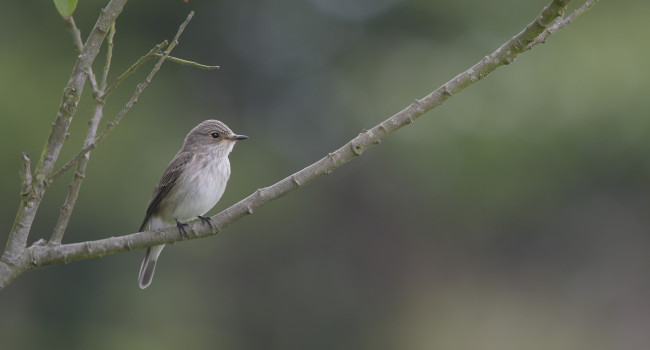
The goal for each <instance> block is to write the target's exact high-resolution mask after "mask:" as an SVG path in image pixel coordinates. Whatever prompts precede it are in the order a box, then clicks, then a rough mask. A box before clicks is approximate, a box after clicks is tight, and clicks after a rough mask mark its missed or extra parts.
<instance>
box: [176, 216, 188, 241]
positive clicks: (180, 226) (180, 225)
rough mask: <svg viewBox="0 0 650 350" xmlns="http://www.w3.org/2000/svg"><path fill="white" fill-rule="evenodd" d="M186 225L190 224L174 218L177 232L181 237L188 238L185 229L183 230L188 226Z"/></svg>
mask: <svg viewBox="0 0 650 350" xmlns="http://www.w3.org/2000/svg"><path fill="white" fill-rule="evenodd" d="M188 226H190V225H188V224H183V223H181V222H180V221H178V220H176V227H177V228H178V233H179V234H180V235H181V237H185V238H190V237H189V236H188V235H187V231H185V227H188Z"/></svg>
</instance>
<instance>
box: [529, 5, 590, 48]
mask: <svg viewBox="0 0 650 350" xmlns="http://www.w3.org/2000/svg"><path fill="white" fill-rule="evenodd" d="M596 2H598V0H588V1H587V2H585V3H584V4H583V5H582V6H580V7H579V8H577V9H576V10H574V11H573V12H571V13H570V14H568V15H567V16H566V17H564V18H562V17H558V18H556V19H555V21H553V24H552V25H550V26H549V27H548V28H546V29H545V30H544V31H543V32H542V33H541V34H539V35H538V36H537V38H535V40H534V41H533V42H531V43H530V44H528V45H527V46H526V50H530V49H531V48H533V46H535V45H537V44H541V43H544V42H545V41H546V38H548V37H549V36H550V35H551V34H553V33H555V32H557V31H558V30H560V29H562V28H564V27H566V26H568V25H569V24H571V22H572V21H573V20H574V19H575V18H576V17H578V16H580V15H581V14H583V13H584V12H585V11H587V10H589V9H590V8H591V7H592V6H594V5H595V4H596Z"/></svg>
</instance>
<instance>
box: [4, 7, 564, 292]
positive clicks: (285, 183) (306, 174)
mask: <svg viewBox="0 0 650 350" xmlns="http://www.w3.org/2000/svg"><path fill="white" fill-rule="evenodd" d="M569 1H570V0H554V1H553V2H552V3H551V4H549V5H548V6H546V7H545V8H544V9H543V10H542V12H541V13H540V14H539V15H538V16H537V18H536V19H535V20H534V21H533V22H531V23H530V24H529V25H528V26H527V27H526V28H525V29H524V30H523V31H522V32H521V33H519V34H517V35H515V36H514V37H512V38H511V39H510V40H508V41H507V42H506V43H504V44H503V45H501V46H500V47H499V48H498V49H497V50H496V51H494V52H493V53H492V54H490V55H488V56H486V57H484V58H483V59H482V60H481V61H479V62H478V63H476V64H475V65H474V66H472V67H470V68H469V69H467V70H466V71H465V72H462V73H460V74H458V75H457V76H456V77H454V78H453V79H452V80H450V81H448V82H447V83H445V84H444V85H442V86H440V87H439V88H437V89H436V90H434V91H433V92H431V93H430V94H429V95H427V96H425V97H423V98H422V99H416V100H415V101H414V102H413V103H411V104H410V105H409V106H408V107H406V108H404V109H403V110H402V111H400V112H398V113H397V114H395V115H393V116H392V117H390V118H388V119H387V120H385V121H383V122H382V123H380V124H378V125H376V126H375V127H373V128H372V129H370V130H364V131H363V132H361V133H360V134H359V135H358V136H357V137H355V138H354V139H352V140H351V141H349V142H348V143H346V144H345V145H343V146H342V147H340V148H339V149H337V150H335V151H334V152H331V153H329V154H328V155H326V156H325V157H323V158H322V159H320V160H319V161H317V162H316V163H314V164H312V165H309V166H308V167H306V168H304V169H302V170H300V171H298V172H296V173H294V174H292V175H290V176H288V177H286V178H285V179H283V180H281V181H279V182H277V183H275V184H273V185H272V186H269V187H264V188H260V189H258V190H257V191H255V192H254V193H252V194H251V195H249V196H248V197H246V198H244V199H243V200H241V201H239V202H238V203H236V204H234V205H232V206H230V207H229V208H227V209H225V210H223V211H222V212H220V213H218V214H217V215H215V216H212V217H211V220H212V223H213V224H214V228H213V227H210V226H208V225H204V224H202V223H200V222H197V223H194V224H192V225H190V227H189V229H190V231H191V233H192V234H191V235H190V238H189V239H196V238H202V237H208V236H211V235H214V234H215V233H216V232H219V231H220V230H222V229H224V228H225V227H227V226H229V225H230V224H232V223H233V222H235V221H236V220H238V219H240V218H241V217H243V216H246V215H248V214H251V213H253V212H254V211H255V210H256V209H257V208H259V207H261V206H263V205H265V204H267V203H269V202H271V201H273V200H275V199H277V198H280V197H282V196H284V195H286V194H288V193H289V192H291V191H293V190H295V189H297V188H300V187H302V186H305V185H306V184H308V183H309V182H311V181H313V180H314V179H316V178H318V177H320V176H323V175H325V174H329V173H331V172H332V171H333V170H334V169H336V168H337V167H339V166H341V165H343V164H345V163H347V162H348V161H350V160H352V159H353V158H354V157H356V156H358V155H361V154H362V153H363V152H364V151H365V150H366V149H368V148H369V147H371V146H372V145H376V144H378V143H380V142H381V141H382V140H383V139H384V138H385V137H387V136H388V135H390V134H391V133H393V132H395V131H396V130H398V129H399V128H401V127H403V126H405V125H408V124H410V123H413V121H415V120H416V119H417V118H418V117H419V116H421V115H422V114H424V113H426V112H428V111H430V110H432V109H433V108H435V107H437V106H438V105H440V104H442V103H443V102H444V101H445V100H447V99H449V98H450V97H451V96H454V95H456V94H457V93H459V92H460V91H461V90H462V89H464V88H465V87H467V86H469V85H471V84H473V83H475V82H477V81H479V80H480V79H482V78H483V77H485V76H486V75H487V74H489V73H490V72H492V71H493V70H495V69H496V68H498V67H500V66H502V65H506V64H509V63H511V62H513V60H514V58H515V57H516V56H517V55H519V54H520V53H521V52H523V51H524V50H525V49H526V47H527V46H528V45H529V44H530V43H531V42H533V41H534V40H535V38H537V37H538V36H539V35H540V34H541V33H542V32H543V31H544V30H545V29H546V27H548V26H549V25H550V24H551V23H553V21H554V19H555V18H556V17H558V16H561V15H562V13H563V12H564V10H565V7H566V5H567V4H568V2H569ZM175 41H176V40H175ZM173 45H174V42H172V45H170V46H172V47H173ZM186 239H188V238H184V237H181V236H179V234H178V231H177V229H176V228H175V227H171V228H168V229H163V230H156V231H147V232H140V233H133V234H129V235H125V236H119V237H111V238H107V239H102V240H97V241H90V242H84V243H74V244H64V245H58V246H52V245H47V246H43V245H40V244H35V245H33V246H31V247H29V248H28V249H27V251H26V253H25V254H22V255H21V256H20V260H18V261H16V263H15V264H14V265H7V264H2V263H1V262H0V289H1V288H3V287H4V286H6V285H7V284H8V283H9V282H11V280H13V279H14V278H15V277H16V276H18V275H19V274H20V273H22V272H24V271H26V270H28V269H32V268H35V267H39V266H45V265H50V264H57V263H67V262H71V261H76V260H83V259H90V258H98V257H102V256H104V255H108V254H115V253H119V252H125V251H129V250H133V249H141V248H145V247H150V246H153V245H159V244H171V243H175V242H178V241H182V240H186Z"/></svg>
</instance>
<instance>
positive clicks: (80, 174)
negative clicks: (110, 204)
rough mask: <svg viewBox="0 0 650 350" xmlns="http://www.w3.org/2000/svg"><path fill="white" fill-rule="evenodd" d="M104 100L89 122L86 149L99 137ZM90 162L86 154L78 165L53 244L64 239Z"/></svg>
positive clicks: (96, 101)
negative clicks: (98, 131)
mask: <svg viewBox="0 0 650 350" xmlns="http://www.w3.org/2000/svg"><path fill="white" fill-rule="evenodd" d="M103 108H104V100H103V99H101V98H98V99H97V100H95V109H94V113H93V117H92V119H90V121H89V122H88V131H87V132H86V139H85V141H84V147H86V146H88V145H90V144H91V143H93V141H94V140H95V135H97V127H98V126H99V121H100V120H101V119H102V116H103V112H102V111H103ZM89 160H90V152H87V153H85V154H84V156H83V157H82V158H81V159H80V160H79V162H78V163H77V170H76V171H75V173H74V177H73V178H72V183H71V184H70V187H69V189H68V195H67V196H66V199H65V203H64V204H63V206H62V207H61V212H60V213H59V219H58V221H57V223H56V226H55V227H54V231H53V233H52V237H51V238H50V243H51V244H60V243H61V239H63V234H64V233H65V230H66V228H67V227H68V222H69V221H70V216H71V215H72V210H73V209H74V205H75V203H76V202H77V198H78V196H79V189H80V188H81V182H82V181H83V179H84V178H85V176H86V165H87V164H88V161H89Z"/></svg>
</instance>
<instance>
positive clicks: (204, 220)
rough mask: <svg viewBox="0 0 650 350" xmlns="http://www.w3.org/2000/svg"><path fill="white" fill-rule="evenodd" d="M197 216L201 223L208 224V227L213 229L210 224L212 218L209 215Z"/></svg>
mask: <svg viewBox="0 0 650 350" xmlns="http://www.w3.org/2000/svg"><path fill="white" fill-rule="evenodd" d="M198 218H199V219H201V222H202V223H204V224H208V226H210V229H211V230H212V231H214V226H213V225H212V219H210V218H209V217H206V216H201V215H199V216H198Z"/></svg>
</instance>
